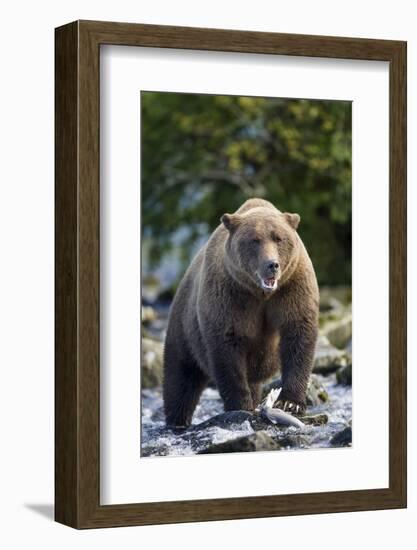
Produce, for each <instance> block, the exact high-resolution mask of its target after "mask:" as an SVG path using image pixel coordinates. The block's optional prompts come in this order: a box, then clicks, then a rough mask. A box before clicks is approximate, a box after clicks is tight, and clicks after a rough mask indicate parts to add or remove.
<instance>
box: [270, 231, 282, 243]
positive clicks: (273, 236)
mask: <svg viewBox="0 0 417 550" xmlns="http://www.w3.org/2000/svg"><path fill="white" fill-rule="evenodd" d="M271 237H272V240H273V241H274V242H275V243H280V242H281V240H282V239H281V237H280V236H279V235H276V234H275V233H273V234H272V235H271Z"/></svg>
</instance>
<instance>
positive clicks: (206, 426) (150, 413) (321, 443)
mask: <svg viewBox="0 0 417 550" xmlns="http://www.w3.org/2000/svg"><path fill="white" fill-rule="evenodd" d="M321 295H322V302H321V315H320V337H319V341H318V343H317V349H316V355H315V362H314V371H313V375H312V377H311V381H310V386H309V390H308V399H307V401H308V407H307V411H306V414H305V415H304V416H303V417H301V418H300V419H301V420H302V422H303V423H304V427H302V428H295V427H288V426H280V425H275V424H272V423H271V422H270V421H268V420H267V419H265V418H264V417H263V416H261V415H260V414H259V413H252V412H248V411H233V412H227V413H225V412H224V411H223V404H222V401H221V399H220V396H219V393H218V391H217V389H216V388H215V387H209V388H207V389H206V390H205V391H204V392H203V395H202V397H201V399H200V403H199V405H198V406H197V409H196V411H195V413H194V417H193V424H192V426H191V427H190V428H188V429H186V430H182V431H173V430H170V429H167V428H166V427H165V419H164V413H163V402H162V388H161V383H162V351H163V340H164V336H165V328H166V319H167V312H168V308H167V307H166V306H162V307H159V308H158V307H152V308H151V307H149V306H148V307H145V308H143V310H142V321H143V334H142V370H141V375H142V376H141V379H142V400H141V401H142V403H141V406H142V418H141V445H140V453H141V456H143V457H152V456H184V455H193V454H197V453H224V452H248V451H267V450H289V449H311V448H322V447H328V448H331V447H341V446H350V445H351V444H352V423H351V419H352V387H351V385H352V361H351V330H352V324H351V310H350V306H349V304H348V303H343V301H342V300H341V299H339V298H336V297H335V296H334V295H333V293H329V292H325V291H324V292H322V293H321ZM279 385H280V381H279V379H276V380H271V381H270V382H269V383H268V384H266V385H265V388H264V389H265V393H267V392H268V390H269V389H271V387H279Z"/></svg>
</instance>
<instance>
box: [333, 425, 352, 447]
mask: <svg viewBox="0 0 417 550" xmlns="http://www.w3.org/2000/svg"><path fill="white" fill-rule="evenodd" d="M330 445H332V446H333V447H350V446H351V445H352V427H351V426H346V428H344V429H343V430H341V431H340V432H338V433H337V434H335V435H334V436H333V437H332V438H331V440H330Z"/></svg>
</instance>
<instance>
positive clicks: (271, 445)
mask: <svg viewBox="0 0 417 550" xmlns="http://www.w3.org/2000/svg"><path fill="white" fill-rule="evenodd" d="M279 449H281V446H280V444H279V443H278V442H277V441H275V440H274V439H273V438H272V437H271V436H270V435H268V434H267V433H265V432H257V433H254V434H251V435H248V436H244V437H238V438H236V439H231V440H229V441H225V442H224V443H218V444H215V445H210V446H209V447H208V448H207V449H204V450H202V451H200V452H199V453H198V454H214V453H247V452H254V451H277V450H279Z"/></svg>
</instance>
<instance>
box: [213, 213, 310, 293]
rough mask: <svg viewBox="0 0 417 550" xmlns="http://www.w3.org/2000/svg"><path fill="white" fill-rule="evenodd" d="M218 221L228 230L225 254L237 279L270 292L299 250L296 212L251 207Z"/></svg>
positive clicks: (298, 219)
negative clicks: (246, 210)
mask: <svg viewBox="0 0 417 550" xmlns="http://www.w3.org/2000/svg"><path fill="white" fill-rule="evenodd" d="M221 222H222V223H223V225H224V226H225V227H226V229H227V230H228V232H229V235H228V239H227V242H226V254H227V258H228V261H229V264H230V265H231V266H233V271H234V273H236V274H237V275H238V276H239V275H242V276H243V277H238V278H240V280H242V279H243V278H244V279H245V280H246V281H250V282H251V283H252V286H256V287H257V288H260V289H261V290H262V291H263V292H264V293H266V294H270V293H272V292H274V291H275V290H277V288H278V286H279V281H280V278H281V277H282V274H283V273H285V271H286V268H287V267H288V266H289V265H290V263H291V262H293V261H294V259H295V255H296V253H297V251H298V237H297V233H296V229H297V227H298V224H299V222H300V216H299V215H298V214H289V213H281V212H279V211H276V212H271V210H270V209H265V208H253V209H251V210H249V211H248V212H244V213H242V214H224V215H223V216H222V217H221Z"/></svg>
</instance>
